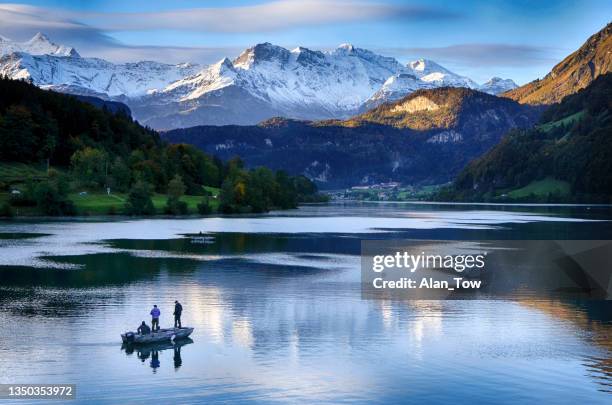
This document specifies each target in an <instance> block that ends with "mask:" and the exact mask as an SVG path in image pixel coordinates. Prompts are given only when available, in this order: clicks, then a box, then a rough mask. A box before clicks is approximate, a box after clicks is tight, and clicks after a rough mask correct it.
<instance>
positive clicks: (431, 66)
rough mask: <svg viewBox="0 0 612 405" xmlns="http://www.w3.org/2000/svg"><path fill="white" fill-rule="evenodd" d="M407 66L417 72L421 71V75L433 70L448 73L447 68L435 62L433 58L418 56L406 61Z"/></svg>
mask: <svg viewBox="0 0 612 405" xmlns="http://www.w3.org/2000/svg"><path fill="white" fill-rule="evenodd" d="M408 67H409V68H410V69H412V70H413V71H415V72H417V73H422V74H423V75H426V74H429V73H431V72H434V71H436V72H443V73H450V71H449V70H448V69H446V68H444V67H442V66H441V65H439V64H437V63H436V62H434V61H433V60H430V59H424V58H420V59H417V60H414V61H412V62H410V63H408Z"/></svg>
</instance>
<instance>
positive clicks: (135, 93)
mask: <svg viewBox="0 0 612 405" xmlns="http://www.w3.org/2000/svg"><path fill="white" fill-rule="evenodd" d="M0 46H1V49H2V56H0V74H2V75H6V76H8V77H11V78H14V79H29V80H32V81H33V83H35V84H36V85H38V86H40V87H43V88H49V89H54V90H57V91H62V92H67V93H74V94H82V95H94V96H97V97H101V98H106V99H111V100H119V101H123V102H124V103H126V104H127V105H128V106H129V107H130V108H131V110H132V112H133V114H134V117H135V118H136V119H138V120H139V121H140V122H142V123H143V124H147V125H150V126H152V127H154V128H160V129H169V128H177V127H186V126H194V125H201V124H213V125H222V124H254V123H257V122H259V121H262V120H264V119H267V118H270V117H273V116H285V117H289V118H298V119H324V118H345V117H348V116H350V115H352V114H355V113H357V112H360V111H363V109H364V108H370V107H373V106H376V105H379V104H381V103H384V102H388V101H394V100H397V99H398V98H401V97H403V96H405V95H407V94H409V93H411V92H413V91H415V90H418V89H423V88H432V87H441V86H452V87H470V88H474V89H480V87H479V86H478V84H477V83H475V82H474V81H472V80H471V79H469V78H467V77H464V76H460V75H457V74H455V73H453V72H451V71H449V70H448V69H446V68H444V67H442V66H440V65H438V64H437V63H435V62H433V61H430V60H426V59H419V60H417V61H414V62H411V63H409V64H407V65H402V64H401V63H400V62H398V61H397V60H396V59H394V58H390V57H385V56H381V55H377V54H375V53H373V52H371V51H368V50H365V49H360V48H356V47H354V46H352V45H350V44H342V45H340V46H339V47H338V48H336V49H334V50H332V51H329V52H320V51H314V50H310V49H307V48H303V47H298V48H295V49H293V50H288V49H285V48H282V47H280V46H276V45H272V44H270V43H263V44H258V45H256V46H254V47H252V48H249V49H246V50H245V51H244V52H243V53H242V54H240V55H239V56H238V57H237V58H235V59H234V60H233V61H232V60H230V59H227V58H224V59H223V60H221V61H219V62H217V63H215V64H212V65H210V66H198V65H193V64H178V65H169V64H163V63H158V62H137V63H124V64H115V63H111V62H108V61H105V60H103V59H97V58H83V57H80V56H79V54H78V53H77V52H76V51H75V50H74V49H72V48H69V47H66V46H61V45H56V44H53V43H52V42H51V41H50V40H49V39H48V38H47V37H45V36H44V35H42V34H37V35H36V36H34V38H32V39H31V40H30V41H27V42H24V43H16V42H13V41H9V40H6V39H4V38H2V39H1V40H0ZM489 87H490V88H493V87H494V86H489ZM489 87H487V89H489ZM491 91H492V90H491Z"/></svg>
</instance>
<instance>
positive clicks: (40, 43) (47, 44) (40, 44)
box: [0, 32, 80, 58]
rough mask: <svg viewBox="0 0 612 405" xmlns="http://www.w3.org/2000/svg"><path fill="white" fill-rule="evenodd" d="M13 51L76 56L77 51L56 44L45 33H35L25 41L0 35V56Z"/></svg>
mask: <svg viewBox="0 0 612 405" xmlns="http://www.w3.org/2000/svg"><path fill="white" fill-rule="evenodd" d="M13 52H25V53H28V54H30V55H55V56H70V57H76V58H78V57H79V56H80V55H79V54H78V52H77V51H76V50H75V49H74V48H71V47H69V46H64V45H57V44H55V43H53V42H51V40H50V39H49V38H47V36H46V35H45V34H42V33H40V32H39V33H37V34H36V35H34V36H33V37H32V39H30V40H29V41H26V42H15V41H11V40H10V39H8V38H6V37H3V36H1V35H0V56H2V55H7V54H10V53H13Z"/></svg>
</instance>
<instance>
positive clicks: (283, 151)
mask: <svg viewBox="0 0 612 405" xmlns="http://www.w3.org/2000/svg"><path fill="white" fill-rule="evenodd" d="M611 31H612V30H611V29H610V25H608V26H607V27H605V28H604V29H602V30H601V31H600V32H598V33H597V34H595V35H593V36H592V37H591V38H589V39H588V40H587V42H586V43H585V45H583V46H582V47H581V48H580V49H579V50H577V51H576V52H574V53H572V54H571V55H570V56H569V57H567V58H566V59H565V60H564V61H563V62H561V63H560V64H559V65H557V66H556V67H555V68H554V69H553V71H552V72H551V73H549V74H548V75H546V77H545V78H544V79H542V80H539V81H535V82H533V83H529V84H527V85H525V86H523V87H520V88H517V89H515V90H512V91H510V92H506V93H503V94H502V96H503V97H496V96H493V95H488V94H485V93H482V92H480V91H476V90H474V89H469V88H453V87H444V88H427V89H422V88H421V89H417V87H418V86H416V85H415V82H416V83H418V81H417V79H418V74H410V73H402V74H400V75H397V76H393V77H392V78H390V79H388V80H387V81H386V82H385V85H383V87H382V88H381V89H380V93H381V98H384V97H383V95H382V93H385V92H386V94H384V96H385V97H388V98H394V97H396V96H397V97H399V96H400V95H401V94H402V92H401V91H398V92H397V93H396V94H393V91H394V89H395V88H402V87H405V88H410V89H411V90H412V91H413V92H412V93H411V94H409V95H407V96H403V98H400V99H399V100H397V101H392V102H386V103H383V104H380V105H378V106H376V103H373V105H372V107H373V108H371V109H369V110H367V111H365V112H362V113H360V114H357V115H355V116H353V117H351V118H349V119H340V120H338V119H336V120H323V121H316V122H298V121H287V120H284V119H275V120H268V121H266V122H264V123H262V124H260V125H258V126H256V127H236V126H220V127H219V126H200V127H195V128H189V129H182V130H181V129H177V130H173V131H169V132H167V133H165V134H163V136H164V137H165V138H166V139H168V140H170V141H172V142H189V143H193V144H195V145H197V146H199V147H200V148H202V149H204V150H206V151H209V152H211V153H215V154H219V155H221V156H226V157H229V156H232V155H238V156H241V157H243V158H244V159H245V161H246V163H247V164H249V165H261V164H266V165H273V166H275V167H277V168H283V169H285V170H288V171H289V172H296V173H302V174H305V175H307V176H309V177H310V178H312V179H315V180H316V181H318V182H319V184H320V186H321V187H322V188H335V187H343V186H346V185H356V184H372V183H376V182H382V181H399V182H404V183H408V184H433V183H443V182H445V181H449V180H451V179H453V177H454V176H456V175H457V174H458V173H459V172H460V171H461V170H462V169H463V167H464V166H465V165H466V164H468V163H469V162H470V161H471V160H473V159H476V158H478V157H479V156H481V155H483V154H484V157H482V158H481V159H478V160H475V163H472V164H471V165H470V168H473V170H474V173H471V172H469V170H468V169H466V170H468V172H465V171H464V172H462V173H464V174H462V175H460V176H459V178H460V179H468V180H465V181H464V180H461V182H460V183H458V185H457V186H456V187H457V189H459V190H461V191H460V193H458V194H456V195H462V196H463V195H475V194H477V193H480V191H479V190H484V191H483V192H490V191H491V190H493V189H495V188H496V187H498V186H499V187H502V188H503V187H511V186H525V185H526V183H528V182H529V181H530V179H531V180H533V179H537V178H540V177H541V176H540V175H542V174H543V173H545V170H546V173H547V175H550V176H553V177H555V178H558V179H559V178H560V179H569V180H567V181H569V183H570V184H571V185H572V187H574V188H575V189H576V190H580V192H582V193H591V194H597V195H601V194H604V195H605V193H606V191H602V190H605V187H601V186H599V187H594V186H593V187H591V188H590V189H586V188H584V187H582V186H580V184H578V183H579V182H578V181H576V176H580V173H583V171H581V170H582V169H581V170H575V171H573V172H572V173H573V176H574V177H570V174H568V172H567V170H566V168H567V167H578V166H577V165H576V163H580V164H582V165H583V166H582V167H583V168H585V167H587V166H585V165H587V163H588V162H591V161H595V162H597V163H596V165H594V167H595V166H597V167H601V168H604V167H605V168H607V166H606V165H605V164H602V163H601V162H602V161H605V158H603V160H602V156H604V157H605V156H606V154H607V152H601V150H600V152H601V153H599V154H598V153H597V151H598V145H601V147H602V148H603V149H602V150H606V148H608V146H607V145H608V141H607V139H608V138H609V136H608V135H609V126H608V124H607V122H608V121H606V119H607V118H606V117H607V116H608V115H609V101H607V100H608V99H606V98H605V97H604V96H602V94H603V95H605V94H606V92H610V89H609V83H610V81H609V80H601V81H599V82H598V85H597V88H596V89H595V90H591V91H585V92H583V93H582V95H581V96H579V97H577V96H576V97H575V96H573V95H575V94H576V92H579V91H580V89H582V88H586V89H589V88H590V87H589V84H592V83H595V82H594V80H595V81H597V79H598V78H599V77H601V76H602V75H604V74H605V72H606V71H609V70H610V68H609V66H610V64H609V61H610V54H612V52H611V49H610V44H611V40H610V33H611ZM409 67H410V68H412V69H413V70H416V71H417V72H418V71H419V70H420V74H421V79H420V80H422V78H423V77H427V76H428V75H431V74H434V75H436V73H430V72H428V71H427V69H428V68H431V69H432V70H433V71H435V72H440V67H438V66H433V65H432V64H431V63H427V62H425V63H423V64H419V63H417V64H411V65H409ZM567 72H571V74H570V73H567ZM500 82H502V80H501V79H493V80H491V82H490V83H489V85H490V86H491V87H494V86H496V85H498V84H499V83H500ZM411 86H412V87H411ZM466 86H467V87H469V84H467V83H466ZM538 86H539V87H538ZM375 94H376V93H375ZM519 95H522V96H520V97H519ZM512 98H516V99H517V100H518V101H517V100H513V99H512ZM560 98H561V100H562V101H561V103H560V104H559V105H560V106H561V107H559V106H558V105H557V104H553V105H552V106H546V105H540V104H546V103H553V102H556V100H559V99H560ZM566 100H568V101H566ZM570 100H571V101H570ZM536 101H537V102H536ZM589 103H590V105H591V106H592V107H590V108H586V107H585V106H587V105H589ZM606 103H608V104H606ZM534 104H535V105H534ZM569 105H571V108H568V106H569ZM545 110H549V111H552V112H546V113H545V117H544V118H543V121H541V122H542V124H541V125H543V126H544V128H552V127H555V128H557V127H559V129H557V130H555V131H552V130H549V131H544V130H540V131H537V130H535V131H531V132H530V131H529V129H530V128H532V127H533V125H534V124H535V123H536V122H537V121H538V119H539V118H538V117H539V115H540V114H541V113H542V112H543V111H545ZM566 110H567V111H566ZM563 111H566V112H567V114H565V115H562V112H563ZM585 111H587V112H589V111H590V113H588V114H587V113H585ZM546 114H548V115H546ZM551 115H552V118H551V117H549V116H551ZM573 125H577V126H578V128H577V129H573V127H572V126H573ZM581 128H582V129H581ZM584 128H588V131H591V130H592V131H594V132H593V133H591V132H588V131H587V130H586V129H584ZM604 128H605V129H604ZM511 130H514V132H512V131H511ZM519 130H521V131H519ZM509 131H510V135H507V136H506V137H504V136H505V135H506V132H509ZM524 131H527V135H526V136H522V135H521V134H523V133H524ZM581 133H585V134H586V135H585V136H583V137H581V136H580V134H581ZM513 134H514V135H513ZM517 134H518V135H517ZM565 135H567V137H565ZM606 136H607V137H606ZM547 137H549V138H550V137H553V139H552V145H553V146H547V147H545V148H541V141H542V140H543V139H546V138H547ZM508 139H511V140H515V141H517V142H519V143H520V142H523V141H524V145H527V146H526V147H525V148H523V149H520V151H519V152H517V151H516V149H514V148H512V147H507V144H508V143H509V142H510V141H508ZM583 140H585V141H587V143H586V144H582V141H583ZM500 141H501V143H500ZM566 141H567V142H566ZM498 144H499V146H496V145H498ZM557 144H558V145H557ZM504 145H506V146H504ZM511 145H512V143H511ZM555 145H556V146H555ZM491 148H493V149H492V150H491ZM489 150H491V151H490V152H489ZM572 151H574V152H572ZM553 155H554V156H555V157H556V159H557V160H558V161H557V162H555V161H553V162H550V160H551V159H550V157H551V156H553ZM533 156H538V157H537V158H531V157H533ZM594 156H597V159H595V158H594ZM524 159H526V160H524ZM608 160H609V155H608ZM483 162H484V163H483ZM502 162H505V163H504V164H501V163H502ZM508 162H510V163H508ZM572 162H573V163H572ZM508 167H511V168H512V170H508ZM560 167H565V169H563V168H561V169H560ZM527 168H529V170H528V169H527ZM584 170H585V172H586V171H589V172H592V170H591V169H589V170H587V169H584ZM606 170H607V171H604V172H603V173H604V174H603V176H604V177H605V176H607V177H609V174H608V173H609V169H606ZM465 173H467V174H465ZM516 173H519V174H517V175H516V176H514V174H516ZM508 176H510V179H509V177H508ZM513 176H514V177H513ZM590 177H592V178H594V179H600V178H601V176H600V175H596V174H592V175H590ZM471 179H473V180H471ZM496 179H503V181H499V183H500V184H497V183H496V182H497V180H496ZM570 180H571V181H570ZM578 180H580V179H578ZM564 181H566V180H564ZM580 181H582V180H580ZM597 181H599V180H597ZM583 182H584V181H583ZM600 183H601V184H604V183H605V181H603V180H602V181H600ZM547 184H548V183H547ZM554 184H557V183H554ZM581 187H582V188H581ZM608 191H609V190H608ZM480 195H481V196H482V195H483V194H482V193H481V194H480ZM598 198H599V197H598Z"/></svg>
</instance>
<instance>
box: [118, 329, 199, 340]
mask: <svg viewBox="0 0 612 405" xmlns="http://www.w3.org/2000/svg"><path fill="white" fill-rule="evenodd" d="M191 332H193V328H168V329H159V330H156V331H155V332H151V333H147V334H146V335H140V334H138V333H134V332H125V333H122V334H121V340H122V341H123V343H131V344H146V343H153V342H163V341H166V340H170V341H174V340H176V339H184V338H186V337H188V336H189V335H191Z"/></svg>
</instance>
